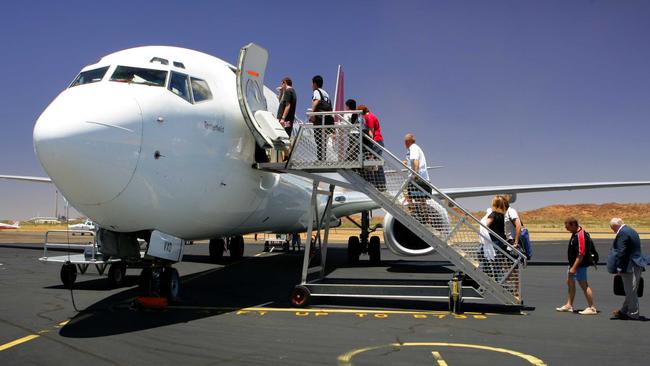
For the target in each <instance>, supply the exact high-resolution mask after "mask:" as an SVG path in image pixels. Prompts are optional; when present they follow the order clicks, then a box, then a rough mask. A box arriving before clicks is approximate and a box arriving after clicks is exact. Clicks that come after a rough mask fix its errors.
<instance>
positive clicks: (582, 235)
mask: <svg viewBox="0 0 650 366" xmlns="http://www.w3.org/2000/svg"><path fill="white" fill-rule="evenodd" d="M564 227H565V228H566V229H567V231H569V232H570V233H571V239H569V246H568V248H567V257H568V260H569V270H568V271H567V281H566V283H567V286H568V287H569V293H568V296H567V300H566V304H564V305H562V306H560V307H559V308H555V310H557V311H560V312H573V300H574V299H575V296H576V283H575V281H578V284H579V285H580V288H582V292H584V294H585V298H586V299H587V308H586V309H584V310H582V311H579V312H578V313H579V314H582V315H596V314H598V311H597V310H596V307H595V306H594V297H593V293H592V291H591V287H589V283H588V282H587V269H588V268H589V266H590V265H591V264H592V263H591V248H593V247H594V243H593V241H592V240H591V237H590V236H589V233H588V232H586V231H585V230H584V229H583V228H582V227H581V226H580V225H578V220H577V219H576V218H575V217H569V218H567V219H566V220H564Z"/></svg>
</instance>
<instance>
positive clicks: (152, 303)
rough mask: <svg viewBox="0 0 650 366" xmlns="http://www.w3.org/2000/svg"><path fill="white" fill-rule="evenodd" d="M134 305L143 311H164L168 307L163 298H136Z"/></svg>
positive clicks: (165, 299)
mask: <svg viewBox="0 0 650 366" xmlns="http://www.w3.org/2000/svg"><path fill="white" fill-rule="evenodd" d="M135 303H136V304H138V305H139V306H142V307H143V308H145V309H164V308H166V307H167V305H169V303H168V302H167V298H165V297H150V296H138V297H137V298H136V299H135Z"/></svg>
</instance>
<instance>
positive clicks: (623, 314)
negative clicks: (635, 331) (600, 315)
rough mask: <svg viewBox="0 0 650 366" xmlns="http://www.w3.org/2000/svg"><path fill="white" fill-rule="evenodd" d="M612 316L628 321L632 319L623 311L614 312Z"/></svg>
mask: <svg viewBox="0 0 650 366" xmlns="http://www.w3.org/2000/svg"><path fill="white" fill-rule="evenodd" d="M612 316H613V317H614V318H615V319H621V320H628V319H630V317H629V316H628V315H627V314H625V313H624V312H622V311H620V310H614V312H613V313H612Z"/></svg>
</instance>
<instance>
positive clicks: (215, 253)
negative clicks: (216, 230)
mask: <svg viewBox="0 0 650 366" xmlns="http://www.w3.org/2000/svg"><path fill="white" fill-rule="evenodd" d="M225 249H226V241H225V240H224V239H223V238H218V239H210V259H211V260H212V261H213V262H218V261H220V260H222V259H223V251H224V250H225Z"/></svg>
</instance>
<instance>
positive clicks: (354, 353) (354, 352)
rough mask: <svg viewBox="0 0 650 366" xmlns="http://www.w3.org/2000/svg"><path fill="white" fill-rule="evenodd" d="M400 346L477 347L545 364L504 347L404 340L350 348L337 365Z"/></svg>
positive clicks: (341, 365) (346, 364)
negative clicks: (363, 355)
mask: <svg viewBox="0 0 650 366" xmlns="http://www.w3.org/2000/svg"><path fill="white" fill-rule="evenodd" d="M388 347H393V348H400V347H455V348H469V349H478V350H482V351H492V352H498V353H505V354H508V355H511V356H516V357H519V358H521V359H523V360H526V361H528V363H530V364H531V365H534V366H547V365H546V363H544V361H542V360H540V359H539V358H537V357H535V356H531V355H527V354H525V353H521V352H517V351H513V350H509V349H506V348H498V347H490V346H481V345H477V344H464V343H445V342H405V343H391V344H385V345H382V346H373V347H366V348H359V349H355V350H352V351H350V352H347V353H344V354H342V355H340V356H339V357H338V363H339V366H352V358H353V357H355V356H357V355H359V354H361V353H364V352H368V351H374V350H378V349H381V348H388Z"/></svg>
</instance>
